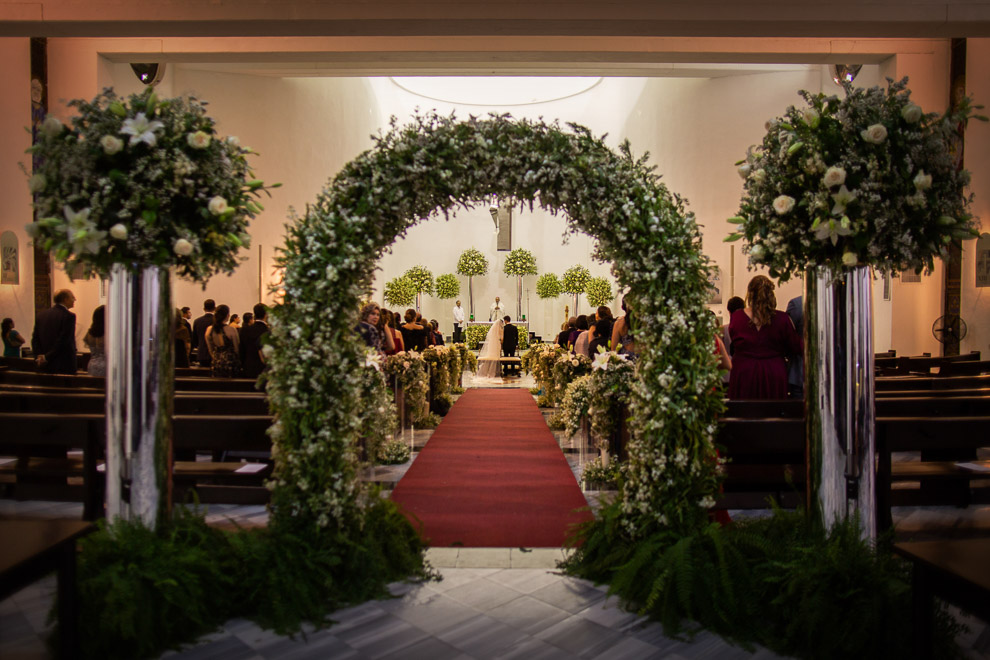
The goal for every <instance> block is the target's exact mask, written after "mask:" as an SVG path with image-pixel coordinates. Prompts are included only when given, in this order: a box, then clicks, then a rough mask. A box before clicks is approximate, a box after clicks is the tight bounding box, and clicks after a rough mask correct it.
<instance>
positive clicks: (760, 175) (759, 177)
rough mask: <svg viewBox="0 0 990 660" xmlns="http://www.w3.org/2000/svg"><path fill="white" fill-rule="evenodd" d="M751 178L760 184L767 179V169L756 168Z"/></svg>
mask: <svg viewBox="0 0 990 660" xmlns="http://www.w3.org/2000/svg"><path fill="white" fill-rule="evenodd" d="M753 180H754V181H756V183H758V184H760V185H762V184H763V183H765V182H766V180H767V171H766V170H764V169H763V168H760V169H758V170H756V171H755V172H753Z"/></svg>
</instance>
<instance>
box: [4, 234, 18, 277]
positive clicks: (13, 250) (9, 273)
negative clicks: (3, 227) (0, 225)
mask: <svg viewBox="0 0 990 660" xmlns="http://www.w3.org/2000/svg"><path fill="white" fill-rule="evenodd" d="M20 263H21V255H20V246H19V245H18V243H17V234H15V233H14V232H12V231H5V232H4V233H3V234H0V284H20V283H21V266H20Z"/></svg>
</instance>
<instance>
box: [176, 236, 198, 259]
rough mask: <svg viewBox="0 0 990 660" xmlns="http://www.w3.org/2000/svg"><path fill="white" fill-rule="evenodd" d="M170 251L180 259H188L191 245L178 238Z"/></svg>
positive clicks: (191, 250) (191, 251)
mask: <svg viewBox="0 0 990 660" xmlns="http://www.w3.org/2000/svg"><path fill="white" fill-rule="evenodd" d="M172 251H173V252H175V253H176V254H177V255H179V256H180V257H188V256H189V255H190V254H192V253H193V244H192V243H190V242H189V241H187V240H186V239H184V238H179V239H176V241H175V243H174V244H173V245H172Z"/></svg>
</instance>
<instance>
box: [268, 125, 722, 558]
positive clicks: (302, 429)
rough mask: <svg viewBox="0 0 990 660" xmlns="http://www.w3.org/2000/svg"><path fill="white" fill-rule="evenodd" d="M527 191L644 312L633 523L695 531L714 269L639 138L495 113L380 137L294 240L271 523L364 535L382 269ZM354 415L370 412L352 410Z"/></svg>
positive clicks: (703, 465) (706, 426)
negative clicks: (363, 452)
mask: <svg viewBox="0 0 990 660" xmlns="http://www.w3.org/2000/svg"><path fill="white" fill-rule="evenodd" d="M493 196H496V197H499V198H502V197H505V198H509V197H511V198H514V199H516V200H518V201H519V202H521V203H527V202H528V203H529V204H530V206H535V205H540V206H542V207H543V208H546V209H548V210H549V211H551V212H553V213H564V214H565V215H566V216H567V217H568V218H569V224H570V227H569V229H570V230H577V231H581V232H584V233H587V234H590V235H592V236H594V237H596V238H597V239H598V240H597V247H596V251H595V255H594V256H595V257H596V258H597V259H600V260H602V261H607V262H611V263H612V264H613V272H614V275H615V278H616V281H617V283H618V285H619V286H621V287H623V288H625V289H627V290H628V291H629V293H628V296H627V300H628V302H629V304H630V305H631V306H632V308H633V309H634V310H636V315H637V317H638V318H640V319H649V323H644V324H643V325H642V326H640V327H638V328H636V329H635V330H636V333H637V334H636V337H637V343H638V344H639V345H640V346H642V347H643V353H642V354H641V356H640V358H639V361H638V364H637V372H636V374H637V382H636V384H635V385H634V387H633V394H632V401H631V403H630V409H631V413H632V422H631V432H632V439H631V442H630V445H629V452H630V469H629V476H628V479H627V481H626V482H625V484H624V488H623V491H622V493H621V498H622V499H621V516H622V520H623V528H624V529H625V530H626V532H625V533H626V534H628V535H629V537H630V538H632V539H635V538H637V537H640V536H642V535H644V534H647V533H649V532H650V531H651V530H653V529H656V528H664V529H683V530H689V529H696V528H698V526H699V525H704V524H705V520H706V510H705V507H706V506H707V505H708V503H709V502H710V501H711V499H712V497H713V495H714V493H715V491H716V484H717V480H716V457H715V448H714V446H713V443H712V440H713V436H714V433H715V416H716V414H717V412H718V411H719V410H720V407H721V398H720V396H719V394H718V387H719V382H720V376H719V372H718V370H717V368H716V364H715V359H714V356H713V349H714V343H713V342H714V340H713V334H714V331H715V328H714V323H713V321H712V320H711V315H710V314H709V313H708V312H707V310H706V308H705V302H706V300H707V298H708V296H709V291H708V275H709V271H710V268H711V266H710V264H709V261H708V259H707V258H706V257H705V256H704V255H703V254H702V252H701V236H700V232H699V230H698V226H697V224H696V223H695V220H694V216H693V215H692V214H690V213H687V212H686V210H685V208H684V203H683V201H682V200H681V198H680V197H678V196H677V195H674V194H672V193H671V192H669V191H668V190H667V188H666V187H665V186H664V185H663V184H662V183H660V181H659V178H658V177H657V175H656V174H654V173H653V171H652V168H651V167H649V166H648V165H647V163H646V157H645V156H644V157H643V158H640V159H636V158H633V156H632V154H631V151H630V148H629V145H628V143H626V144H623V145H622V146H621V147H620V149H619V152H618V153H616V152H615V151H612V150H611V149H610V148H608V147H607V146H606V145H605V143H604V142H603V141H602V140H601V139H600V138H597V137H595V136H593V135H592V134H591V132H590V131H589V130H588V129H586V128H583V127H581V126H577V125H568V128H567V129H565V128H563V127H561V126H559V125H557V124H546V123H544V122H540V121H528V120H515V119H512V118H511V117H508V116H504V115H503V116H495V115H492V116H490V117H488V118H483V119H482V118H474V117H472V118H471V119H469V120H467V121H457V120H456V119H454V118H453V117H442V116H438V115H436V114H426V115H420V116H417V117H415V118H413V119H412V121H411V122H410V123H409V124H406V125H404V126H398V125H397V124H396V123H395V121H393V123H392V126H391V129H390V130H389V131H388V132H387V133H385V134H382V135H379V136H377V137H376V138H375V144H374V145H373V147H372V148H371V149H369V150H368V151H366V152H364V153H363V154H361V155H360V156H358V157H357V158H356V159H354V160H353V161H351V162H350V163H348V164H347V165H346V166H345V167H344V168H343V169H342V170H341V171H340V173H339V174H338V175H337V176H336V177H334V179H333V181H332V182H331V183H330V184H329V185H328V186H327V188H325V189H324V190H323V191H322V192H321V193H320V195H319V196H318V198H317V199H316V201H315V202H314V203H313V204H310V205H309V206H308V207H307V211H306V214H305V215H304V216H302V217H300V218H298V219H297V220H296V222H295V223H293V224H291V225H290V226H289V227H288V230H287V237H286V243H285V247H284V248H283V250H282V253H281V257H280V259H279V263H280V265H281V266H283V267H284V269H285V278H284V282H283V285H282V286H283V287H284V289H285V304H283V305H282V306H280V307H279V308H278V309H277V310H275V312H274V323H273V324H272V330H271V355H270V365H271V369H270V372H269V375H268V393H269V396H270V398H271V403H272V408H273V412H274V415H275V420H276V421H275V424H274V426H273V428H272V431H271V434H272V438H273V442H274V446H275V451H274V452H273V453H274V456H275V472H274V477H273V483H272V489H273V492H272V502H271V515H272V521H273V522H272V524H273V525H275V526H280V525H289V526H291V527H296V526H299V525H304V526H317V527H326V528H331V529H334V530H340V531H341V532H342V533H344V535H345V536H348V537H349V536H351V535H360V534H361V533H362V532H361V525H362V521H363V517H364V512H365V510H366V509H367V507H369V506H371V502H373V501H374V499H375V498H373V497H371V496H370V495H369V494H368V493H367V492H366V491H365V490H364V489H363V488H362V486H361V485H360V482H359V481H358V479H357V475H356V466H357V449H356V447H357V446H358V440H359V433H360V428H361V421H360V419H358V418H359V417H360V416H361V413H360V411H361V410H362V406H363V405H364V402H363V401H362V399H361V396H360V387H359V386H360V377H359V375H358V372H359V367H360V366H362V365H364V364H365V361H366V357H365V352H364V349H363V347H362V345H361V343H360V341H359V339H358V337H357V335H356V333H355V332H354V330H353V327H354V325H355V322H356V320H357V319H356V314H357V309H358V304H359V301H360V300H361V299H362V296H363V293H364V292H365V291H367V289H368V288H369V286H370V281H371V278H372V275H373V273H374V270H375V264H376V262H377V261H378V259H379V258H380V257H381V256H382V255H383V254H384V252H385V251H386V250H387V249H388V248H389V246H390V245H391V244H392V243H393V242H394V240H395V239H396V237H398V236H401V235H403V234H405V232H406V231H407V230H408V229H409V228H410V227H412V226H413V225H415V224H416V223H418V222H419V221H420V219H422V218H427V217H430V216H431V215H433V214H435V213H437V212H439V213H442V214H444V215H445V216H446V217H449V214H450V212H451V211H452V210H454V209H456V208H469V207H471V206H472V205H473V204H475V203H477V201H478V200H482V199H490V198H491V197H493ZM355 411H358V413H357V414H355Z"/></svg>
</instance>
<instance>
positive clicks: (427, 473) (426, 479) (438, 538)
mask: <svg viewBox="0 0 990 660" xmlns="http://www.w3.org/2000/svg"><path fill="white" fill-rule="evenodd" d="M392 499H393V500H395V501H396V502H397V503H398V504H399V506H400V508H402V510H403V511H404V512H406V515H408V516H409V517H410V519H411V520H413V523H414V524H417V525H419V524H421V525H422V534H423V536H424V537H425V538H426V539H427V540H428V542H429V543H430V545H431V546H433V547H443V546H465V547H503V548H505V547H514V548H518V547H526V548H532V547H561V546H562V545H563V544H564V541H565V539H566V538H567V536H568V530H569V528H570V527H571V525H573V524H575V523H579V522H583V521H585V520H589V519H590V518H591V514H590V512H588V511H587V510H582V509H584V507H586V506H587V503H586V501H585V499H584V496H583V495H582V494H581V490H580V489H579V488H578V484H577V481H576V480H575V479H574V475H573V473H572V472H571V469H570V468H569V467H568V464H567V461H566V460H565V458H564V456H563V454H562V453H561V451H560V448H559V447H558V445H557V442H556V440H555V439H554V436H553V434H552V433H551V432H550V429H549V428H547V425H546V422H545V421H544V420H543V415H542V414H540V411H539V409H538V408H537V407H536V403H535V402H534V401H533V397H532V396H531V395H530V394H529V393H528V392H527V391H526V390H525V389H469V390H468V391H467V392H466V393H465V394H464V395H463V396H461V397H460V398H459V399H458V400H457V403H456V404H455V405H454V407H453V408H451V410H450V412H449V413H447V416H446V417H445V418H444V420H443V422H442V423H441V424H440V426H439V427H438V428H437V430H436V431H435V432H434V434H433V437H432V438H431V439H430V442H429V443H428V444H427V446H426V447H425V448H424V449H423V451H422V452H421V453H420V455H419V456H418V457H417V458H416V460H415V462H414V463H413V465H412V467H410V468H409V471H408V472H407V473H406V475H405V476H404V477H403V478H402V480H401V481H400V482H399V484H398V485H397V486H396V488H395V490H394V491H393V493H392Z"/></svg>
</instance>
